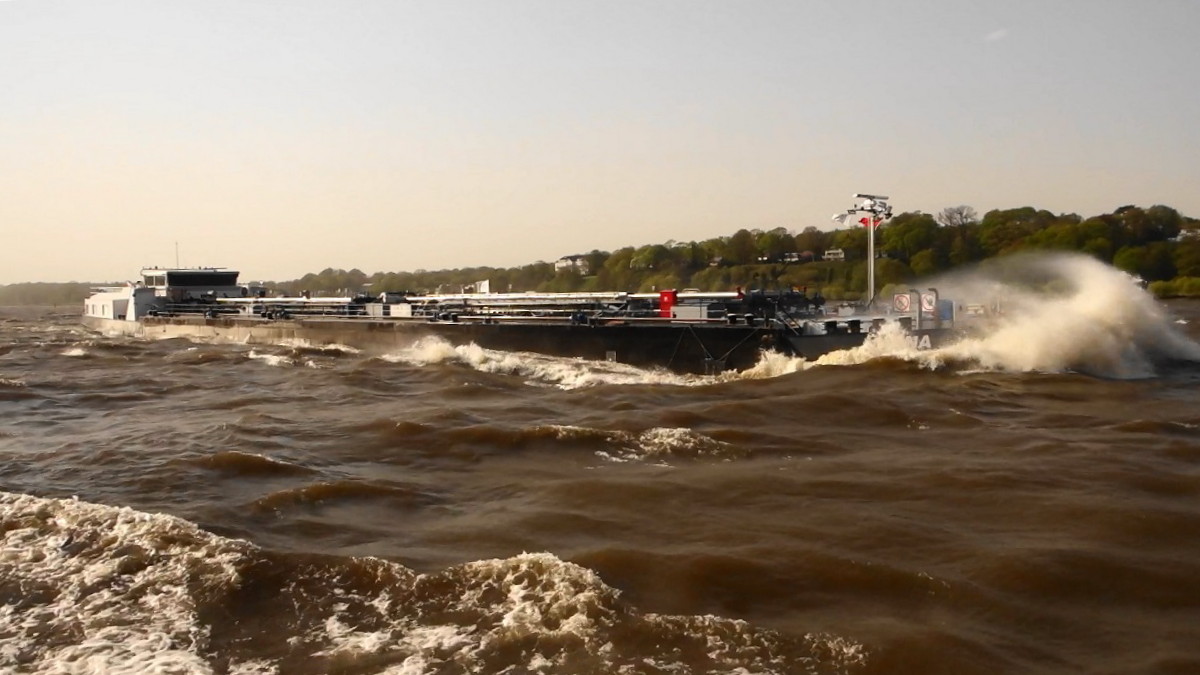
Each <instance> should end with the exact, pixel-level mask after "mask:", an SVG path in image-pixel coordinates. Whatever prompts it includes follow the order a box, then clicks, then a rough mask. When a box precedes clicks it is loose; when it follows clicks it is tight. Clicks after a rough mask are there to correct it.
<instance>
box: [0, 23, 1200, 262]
mask: <svg viewBox="0 0 1200 675" xmlns="http://www.w3.org/2000/svg"><path fill="white" fill-rule="evenodd" d="M966 4H967V3H954V2H934V1H925V2H910V3H903V6H901V5H900V4H898V3H885V2H882V1H872V2H868V1H866V0H860V1H851V2H839V3H823V2H821V3H818V2H811V3H794V2H768V1H759V2H754V1H748V2H739V3H732V2H715V1H705V0H697V1H693V2H683V1H676V2H654V3H635V2H619V1H618V2H569V3H561V2H557V3H556V2H520V1H514V2H503V3H489V2H483V1H481V0H478V1H470V2H467V1H460V2H454V1H448V2H405V3H395V4H394V3H386V2H352V3H329V2H309V1H303V0H301V1H297V2H288V3H281V2H230V1H225V0H210V1H206V2H169V3H168V2H150V1H146V0H130V1H124V2H106V1H99V2H82V1H67V0H36V1H35V0H0V81H3V82H5V83H6V85H8V86H7V91H6V94H7V95H6V96H5V105H4V106H3V109H0V121H2V124H0V142H2V143H3V145H4V147H5V149H6V152H5V153H3V154H2V155H0V180H3V183H4V185H5V186H6V188H7V190H6V194H5V197H4V199H3V200H0V231H2V232H3V234H4V238H5V243H4V246H3V247H2V248H0V251H2V253H0V284H10V283H14V282H22V281H69V280H76V281H96V282H99V281H106V280H119V279H126V278H130V277H132V276H133V275H135V274H136V272H137V270H139V269H140V268H141V267H143V266H149V265H173V264H175V262H176V258H175V250H176V248H175V247H176V243H178V247H179V263H181V264H182V265H185V266H200V265H211V266H221V267H230V268H234V269H239V270H240V271H242V272H243V274H244V276H245V277H246V278H256V279H272V280H286V279H294V278H298V277H300V276H302V275H303V274H305V273H307V272H317V271H320V270H321V269H324V268H326V267H333V268H342V269H353V268H358V269H361V270H363V271H365V272H367V273H368V274H370V273H374V272H381V271H402V270H415V269H419V268H423V269H430V270H433V269H442V268H455V267H475V266H484V265H486V266H495V267H510V266H515V265H522V264H527V263H531V262H536V261H538V260H546V261H551V260H554V259H556V258H558V257H560V256H563V255H568V254H573V253H584V252H587V251H590V250H593V249H601V250H613V249H616V248H618V247H621V246H625V245H640V244H648V243H660V242H663V241H667V240H670V239H675V240H681V241H690V240H702V239H708V238H711V237H714V236H719V235H726V234H731V233H732V232H733V231H735V230H737V229H738V228H742V227H746V228H760V229H769V228H774V227H786V228H788V229H791V230H795V231H799V230H802V229H804V228H805V227H808V226H816V227H820V228H822V229H831V228H833V227H835V226H836V224H834V223H832V222H831V221H830V219H829V216H830V215H831V214H832V213H834V212H836V211H839V210H841V209H844V208H846V207H848V206H850V205H851V203H852V201H853V200H852V199H851V194H852V193H854V192H859V191H863V192H881V193H884V194H888V195H890V196H891V197H892V203H893V205H894V207H895V209H896V210H897V212H899V211H915V210H921V211H926V212H932V213H936V212H937V211H939V210H940V209H942V208H945V207H947V206H954V205H959V204H966V205H969V206H972V207H974V208H975V209H976V210H977V211H978V212H979V213H980V214H983V213H984V212H986V211H988V210H990V209H993V208H1015V207H1021V206H1033V207H1036V208H1042V209H1047V210H1049V211H1052V212H1055V213H1064V212H1072V213H1078V214H1080V215H1083V216H1089V215H1096V214H1100V213H1107V212H1111V211H1112V210H1114V209H1116V208H1117V207H1119V206H1121V205H1124V204H1136V205H1139V206H1145V207H1148V206H1151V205H1154V204H1165V205H1167V206H1172V207H1174V208H1176V209H1179V210H1180V212H1182V213H1184V214H1185V215H1189V216H1197V215H1200V196H1198V195H1197V191H1196V188H1195V185H1196V182H1197V180H1196V179H1197V178H1198V177H1200V142H1198V141H1200V132H1198V131H1197V129H1196V125H1195V123H1194V120H1195V119H1198V118H1200V92H1198V91H1197V88H1196V87H1195V86H1194V81H1195V77H1194V76H1193V75H1192V74H1191V72H1190V69H1191V67H1192V66H1193V65H1194V64H1196V63H1200V43H1198V41H1197V40H1195V38H1194V36H1193V35H1192V27H1193V26H1195V25H1196V23H1197V22H1196V19H1198V18H1200V3H1193V2H1186V1H1184V0H1160V1H1158V2H1154V3H1146V4H1144V5H1142V4H1137V3H1133V2H1103V1H1101V2H1082V1H1078V0H1072V1H1064V2H1055V3H1046V4H1045V6H1043V4H1042V3H1035V2H1029V1H1018V2H1012V3H1005V4H1003V5H995V6H993V5H985V4H978V5H974V6H966ZM972 4H973V3H972Z"/></svg>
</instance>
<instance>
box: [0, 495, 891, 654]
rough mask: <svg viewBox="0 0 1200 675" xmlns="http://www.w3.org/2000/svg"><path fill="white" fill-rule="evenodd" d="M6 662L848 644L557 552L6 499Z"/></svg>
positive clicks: (1, 515)
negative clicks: (314, 536) (331, 550)
mask: <svg viewBox="0 0 1200 675" xmlns="http://www.w3.org/2000/svg"><path fill="white" fill-rule="evenodd" d="M0 532H2V533H3V544H4V545H3V549H2V550H3V555H2V556H0V570H2V571H3V572H4V574H3V575H2V576H0V594H2V597H3V598H4V600H5V602H4V603H3V604H2V605H0V634H3V635H5V636H6V639H5V640H4V641H2V642H0V668H2V669H7V670H13V671H17V670H19V671H21V672H33V673H50V672H68V671H69V672H105V673H109V672H148V671H154V672H158V671H163V672H167V671H169V672H186V673H210V672H232V673H278V672H286V673H299V674H302V675H303V674H307V673H328V672H347V671H352V672H359V673H436V672H540V673H547V674H552V673H580V672H644V671H645V670H646V669H647V668H651V669H653V670H655V671H656V672H688V673H704V672H712V673H716V672H756V673H785V672H797V671H803V672H814V673H845V672H850V671H852V670H857V669H859V668H860V667H861V666H863V665H864V663H865V662H866V659H867V656H868V655H867V653H866V651H865V649H864V648H863V647H862V646H861V645H858V644H855V643H853V642H851V641H849V640H846V639H844V638H840V637H836V636H825V635H806V636H800V637H797V636H790V635H785V634H781V633H777V632H774V631H770V630H765V629H759V628H756V627H754V626H751V625H749V624H747V623H746V622H743V621H738V620H732V619H725V618H721V617H715V616H670V615H658V614H651V613H642V612H639V611H638V609H637V608H636V607H634V606H632V605H630V604H629V603H627V602H625V601H624V600H623V599H622V598H621V593H620V591H618V590H616V589H614V588H612V587H610V586H608V585H606V584H605V583H604V581H603V580H602V579H601V578H600V577H599V576H598V575H597V574H596V573H595V572H593V571H592V570H590V569H587V568H585V567H581V566H579V565H576V564H573V563H570V562H565V561H563V560H560V559H559V558H557V557H556V556H554V555H552V554H550V553H525V554H522V555H518V556H514V557H512V558H505V559H492V560H479V561H474V562H468V563H465V564H462V565H456V566H453V567H450V568H447V569H445V570H442V571H438V572H433V573H429V574H417V573H415V572H414V571H412V570H410V569H408V568H406V567H404V566H402V565H399V564H397V563H393V562H389V561H385V560H380V559H377V558H353V557H334V556H317V555H304V554H280V553H272V552H269V551H265V550H263V549H260V548H258V547H256V546H254V545H252V544H250V543H248V542H245V541H241V540H236V539H227V538H223V537H220V536H217V535H214V534H211V533H208V532H205V531H203V530H200V529H199V528H198V527H196V526H195V525H194V524H192V523H189V522H187V521H184V520H181V519H179V518H175V517H172V516H166V515H160V514H150V513H144V512H139V511H135V510H132V509H129V508H114V507H109V506H101V505H97V504H89V503H86V502H83V501H79V500H74V499H44V498H39V497H34V496H29V495H18V494H13V493H7V492H0Z"/></svg>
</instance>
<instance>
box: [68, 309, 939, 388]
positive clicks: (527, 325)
mask: <svg viewBox="0 0 1200 675" xmlns="http://www.w3.org/2000/svg"><path fill="white" fill-rule="evenodd" d="M83 322H84V325H85V326H87V327H88V328H90V329H92V330H94V331H97V332H100V333H104V334H108V335H128V336H133V337H139V338H145V339H170V338H187V339H194V340H202V341H215V342H234V343H242V344H286V343H289V342H303V343H306V344H311V345H345V346H348V347H353V348H356V349H361V350H364V351H367V352H370V353H379V354H385V353H389V352H395V351H398V350H401V349H405V348H407V347H411V346H412V345H414V344H415V343H417V342H418V341H419V340H421V339H423V338H428V337H437V338H440V339H442V340H445V341H447V342H449V343H450V344H453V345H466V344H476V345H478V346H480V347H483V348H486V349H495V350H501V351H521V352H534V353H538V354H546V355H550V356H560V357H568V358H582V359H590V360H599V361H615V362H619V363H627V364H630V365H635V366H640V367H661V368H666V369H669V370H673V371H676V372H681V373H699V374H711V373H715V372H720V371H722V370H727V369H730V370H744V369H746V368H749V367H751V366H753V365H754V364H755V363H757V362H758V360H759V358H760V356H761V353H762V352H763V351H778V352H783V353H785V354H790V355H795V356H802V357H804V358H806V359H809V360H812V359H816V358H819V357H820V356H823V355H824V354H827V353H829V352H832V351H836V350H841V349H850V348H853V347H857V346H859V345H861V344H862V343H863V342H864V340H865V339H866V337H867V333H865V332H862V333H836V334H829V335H803V336H801V335H789V334H786V333H784V332H783V331H780V330H777V329H773V328H766V327H762V326H748V325H745V324H742V325H727V324H719V323H707V324H702V323H691V322H671V321H663V322H657V321H656V322H643V323H637V322H625V321H612V322H607V323H593V324H586V323H580V324H575V323H567V322H562V321H556V322H549V321H548V322H538V321H497V322H482V321H469V322H442V321H426V320H418V319H411V320H403V319H380V320H376V319H368V318H306V319H284V320H268V319H259V318H245V317H223V318H205V317H202V316H176V317H146V318H144V319H141V320H139V321H122V320H113V319H103V318H97V317H84V318H83ZM951 334H952V331H949V330H943V329H926V330H921V331H914V332H913V333H912V334H911V335H910V337H909V339H910V341H912V342H913V346H914V347H917V348H919V349H927V348H931V347H937V346H939V345H941V344H943V343H944V342H946V341H947V339H948V338H949V336H950V335H951Z"/></svg>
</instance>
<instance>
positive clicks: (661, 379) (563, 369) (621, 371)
mask: <svg viewBox="0 0 1200 675" xmlns="http://www.w3.org/2000/svg"><path fill="white" fill-rule="evenodd" d="M382 358H383V359H384V360H386V361H389V362H392V363H404V364H407V365H413V366H429V365H435V364H457V365H462V366H467V367H469V368H473V369H474V370H477V371H479V372H483V373H491V374H497V375H514V376H518V377H523V378H525V380H526V382H528V383H530V384H540V385H545V386H554V387H558V388H560V389H579V388H583V387H593V386H598V385H613V384H615V385H630V384H656V385H677V386H688V385H696V384H709V383H711V382H713V381H714V380H713V378H704V377H700V376H687V375H678V374H675V373H672V372H669V371H667V370H663V369H643V368H638V367H636V366H630V365H627V364H623V363H613V362H609V361H589V360H587V359H572V358H561V357H555V356H545V355H542V354H534V353H531V352H505V351H497V350H493V349H484V348H483V347H480V346H479V345H476V344H473V343H472V344H468V345H459V346H455V345H452V344H450V343H449V342H447V341H446V340H443V339H441V338H438V337H425V338H422V339H421V340H419V341H417V342H416V343H415V344H414V345H413V346H412V347H409V348H407V349H403V350H401V351H398V352H393V353H391V354H387V355H385V356H383V357H382Z"/></svg>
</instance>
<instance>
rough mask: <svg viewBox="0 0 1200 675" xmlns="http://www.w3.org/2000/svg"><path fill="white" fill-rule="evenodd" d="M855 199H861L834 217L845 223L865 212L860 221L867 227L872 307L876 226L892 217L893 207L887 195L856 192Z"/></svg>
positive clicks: (870, 302) (869, 286)
mask: <svg viewBox="0 0 1200 675" xmlns="http://www.w3.org/2000/svg"><path fill="white" fill-rule="evenodd" d="M854 198H855V199H861V200H862V201H861V202H859V203H858V204H856V205H854V206H852V207H850V208H848V209H846V212H845V213H839V214H837V215H835V216H834V217H833V219H834V220H836V221H838V222H840V223H845V222H846V219H847V218H849V217H850V216H852V215H854V214H856V213H865V214H866V215H865V216H863V217H862V218H861V219H860V220H859V222H860V223H862V224H863V226H865V227H866V228H867V302H866V307H870V306H871V305H872V304H874V302H875V228H877V227H879V225H881V224H882V223H883V221H885V220H887V219H888V218H891V217H892V207H891V206H890V205H889V204H888V203H887V200H888V197H887V196H886V195H869V194H866V193H863V192H856V193H855V194H854Z"/></svg>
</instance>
